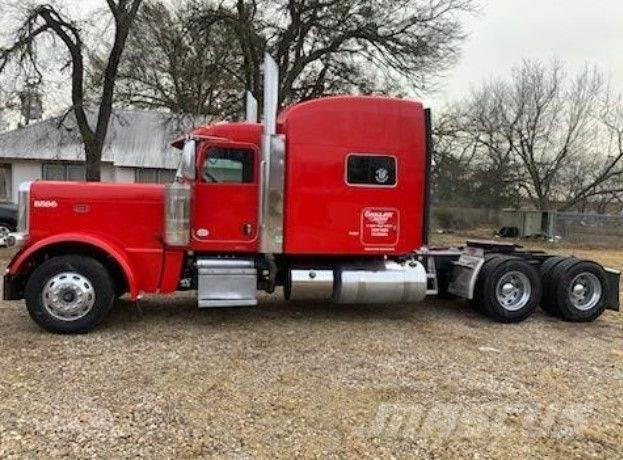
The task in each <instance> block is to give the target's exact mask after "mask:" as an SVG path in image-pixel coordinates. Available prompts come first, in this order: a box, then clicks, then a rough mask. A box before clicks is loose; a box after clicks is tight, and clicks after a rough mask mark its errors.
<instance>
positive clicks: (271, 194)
mask: <svg viewBox="0 0 623 460" xmlns="http://www.w3.org/2000/svg"><path fill="white" fill-rule="evenodd" d="M278 105H279V67H278V66H277V63H276V62H275V60H274V59H273V58H272V57H271V56H270V55H269V54H268V53H266V54H265V55H264V114H263V124H264V134H263V135H262V160H261V162H260V191H259V194H260V196H259V203H260V204H259V216H258V221H259V231H260V252H261V253H263V254H281V253H283V194H284V164H285V146H286V142H285V136H284V135H282V134H277V109H278Z"/></svg>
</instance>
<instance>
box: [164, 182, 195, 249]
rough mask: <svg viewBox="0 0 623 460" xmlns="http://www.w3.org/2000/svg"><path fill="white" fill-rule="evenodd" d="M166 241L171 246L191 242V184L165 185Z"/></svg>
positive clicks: (185, 244) (184, 244) (176, 183)
mask: <svg viewBox="0 0 623 460" xmlns="http://www.w3.org/2000/svg"><path fill="white" fill-rule="evenodd" d="M164 226H165V229H164V241H165V243H166V244H168V245H169V246H188V243H190V185H189V184H180V183H178V182H175V183H173V184H167V185H166V186H165V202H164Z"/></svg>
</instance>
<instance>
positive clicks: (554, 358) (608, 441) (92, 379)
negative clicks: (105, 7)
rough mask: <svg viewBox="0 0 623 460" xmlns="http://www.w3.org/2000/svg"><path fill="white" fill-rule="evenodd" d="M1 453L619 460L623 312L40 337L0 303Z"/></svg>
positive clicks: (267, 306)
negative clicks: (507, 320) (588, 319)
mask: <svg viewBox="0 0 623 460" xmlns="http://www.w3.org/2000/svg"><path fill="white" fill-rule="evenodd" d="M0 369H1V373H0V457H6V456H15V457H17V456H19V457H22V456H30V457H34V456H50V455H54V456H60V455H71V456H79V457H90V456H97V457H126V456H135V455H145V456H158V457H163V456H164V457H172V456H181V457H188V456H193V455H203V456H209V455H214V456H223V455H225V456H260V457H268V456H275V455H278V456H288V457H289V456H291V455H293V454H294V455H297V454H298V455H299V456H305V457H308V456H327V455H328V456H333V457H336V456H349V457H355V456H357V457H359V456H362V455H373V456H381V455H382V456H385V455H390V454H393V455H396V456H401V455H409V456H412V455H423V456H426V457H456V456H469V457H471V456H475V454H476V451H478V453H479V455H480V456H481V457H509V456H514V455H521V456H527V455H539V456H541V455H555V456H565V457H567V456H573V457H580V456H583V457H584V456H588V455H592V456H597V457H621V456H622V455H623V447H622V445H623V314H619V313H615V312H606V313H605V314H604V315H603V316H602V317H601V318H600V319H599V320H598V321H597V322H595V323H592V324H568V323H564V322H561V321H559V320H555V319H552V318H550V317H548V316H546V315H544V314H543V313H541V312H539V313H538V314H536V315H534V316H533V317H532V318H530V319H529V320H527V321H525V322H524V323H522V324H519V325H500V324H495V323H492V322H490V321H489V320H487V319H486V318H483V317H481V316H480V315H479V314H477V313H475V312H474V311H473V310H472V309H471V308H470V307H469V306H468V305H467V303H465V302H462V301H454V300H453V301H442V300H435V301H429V302H426V303H425V304H420V305H409V306H387V307H384V306H376V307H370V306H365V307H343V306H333V305H325V304H305V305H304V304H296V303H295V304H285V303H284V302H282V301H281V300H280V299H279V298H278V297H266V298H265V299H263V302H262V303H261V305H260V307H258V308H246V309H227V310H208V311H199V310H197V309H196V308H195V306H194V299H193V297H192V296H191V295H177V296H175V297H169V298H156V297H153V298H148V299H146V300H145V301H144V302H142V314H140V312H139V311H138V309H137V308H136V307H135V306H134V305H133V304H132V303H131V302H129V301H121V302H120V303H119V305H118V306H117V307H116V308H115V310H114V311H113V313H112V314H111V316H110V317H109V318H108V320H107V321H106V322H105V323H104V324H103V325H102V326H101V327H100V328H98V329H97V330H96V331H95V332H93V333H91V334H88V335H82V336H57V335H52V334H49V333H45V332H43V331H41V330H40V329H38V328H37V327H36V326H35V324H34V323H33V322H32V321H30V319H29V318H28V315H27V313H26V310H25V307H24V306H23V303H22V302H0Z"/></svg>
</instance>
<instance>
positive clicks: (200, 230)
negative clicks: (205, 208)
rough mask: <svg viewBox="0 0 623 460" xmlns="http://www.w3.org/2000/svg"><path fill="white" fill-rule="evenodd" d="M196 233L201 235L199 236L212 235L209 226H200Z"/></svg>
mask: <svg viewBox="0 0 623 460" xmlns="http://www.w3.org/2000/svg"><path fill="white" fill-rule="evenodd" d="M195 234H196V235H197V236H198V237H199V238H205V237H206V236H209V235H210V232H209V231H208V229H207V228H198V229H197V231H196V232H195Z"/></svg>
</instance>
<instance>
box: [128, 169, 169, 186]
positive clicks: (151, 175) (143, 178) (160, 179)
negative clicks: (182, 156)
mask: <svg viewBox="0 0 623 460" xmlns="http://www.w3.org/2000/svg"><path fill="white" fill-rule="evenodd" d="M134 181H135V182H137V183H139V184H170V183H171V182H174V181H175V170H174V169H158V168H137V169H136V170H135V176H134Z"/></svg>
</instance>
